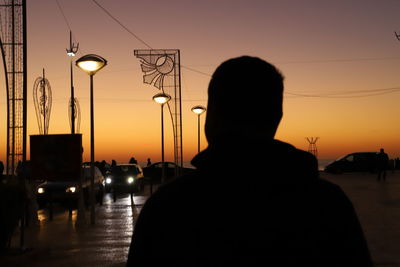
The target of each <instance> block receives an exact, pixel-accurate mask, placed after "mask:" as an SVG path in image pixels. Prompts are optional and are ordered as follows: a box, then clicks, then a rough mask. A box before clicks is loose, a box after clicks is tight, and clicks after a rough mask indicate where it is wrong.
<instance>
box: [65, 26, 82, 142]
mask: <svg viewBox="0 0 400 267" xmlns="http://www.w3.org/2000/svg"><path fill="white" fill-rule="evenodd" d="M78 48H79V43H78V44H77V45H75V44H74V43H73V42H72V32H71V31H70V32H69V48H67V49H66V50H67V55H68V56H69V57H70V58H71V60H70V71H71V134H75V96H74V76H73V71H72V58H73V57H74V56H75V55H76V53H77V52H78Z"/></svg>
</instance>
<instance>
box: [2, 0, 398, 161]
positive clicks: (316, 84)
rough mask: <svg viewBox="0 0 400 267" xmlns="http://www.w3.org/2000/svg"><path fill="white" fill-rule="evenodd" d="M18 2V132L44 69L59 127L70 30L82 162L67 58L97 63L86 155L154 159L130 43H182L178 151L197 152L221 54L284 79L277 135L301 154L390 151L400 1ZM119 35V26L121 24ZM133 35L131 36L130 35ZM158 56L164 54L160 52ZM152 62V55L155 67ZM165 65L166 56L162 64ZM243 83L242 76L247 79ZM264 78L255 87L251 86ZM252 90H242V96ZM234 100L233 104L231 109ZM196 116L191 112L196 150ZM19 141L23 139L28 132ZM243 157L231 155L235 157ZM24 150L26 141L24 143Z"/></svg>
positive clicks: (80, 79)
mask: <svg viewBox="0 0 400 267" xmlns="http://www.w3.org/2000/svg"><path fill="white" fill-rule="evenodd" d="M98 2H99V3H100V4H101V5H103V6H104V8H106V9H107V10H108V11H109V13H110V14H112V15H113V16H114V17H115V18H116V19H118V21H120V22H121V23H122V24H123V25H124V26H125V27H126V28H123V27H121V25H119V24H118V23H116V21H115V20H113V19H112V18H110V16H109V15H107V14H106V13H105V12H104V11H103V10H101V9H99V7H98V6H96V5H95V4H94V3H93V2H92V1H77V0H73V1H66V0H59V3H60V6H61V7H62V12H63V13H64V16H63V14H62V13H61V11H60V9H59V8H58V6H57V4H56V3H55V1H53V0H42V1H27V12H28V23H27V25H28V128H27V129H28V135H31V134H38V133H39V130H38V125H37V120H36V115H35V109H34V105H33V98H32V88H33V83H34V81H35V79H36V78H37V77H39V76H41V75H42V69H43V68H44V69H45V70H46V78H47V79H48V80H49V81H50V84H51V87H52V91H53V107H52V108H53V109H52V113H51V117H50V127H49V133H50V134H60V133H69V132H70V126H69V119H68V101H69V98H70V59H71V58H70V57H68V55H67V54H66V53H65V49H66V48H67V47H68V46H69V31H70V30H71V31H72V36H73V41H74V42H75V43H78V42H79V51H78V52H77V55H76V57H74V58H72V59H73V60H74V69H73V71H74V86H75V97H77V98H78V100H79V104H80V108H81V115H82V118H81V125H80V132H81V133H82V134H83V144H84V160H86V161H87V160H89V158H90V148H89V144H90V140H89V138H90V118H89V79H88V75H87V74H86V73H84V72H83V71H81V70H80V69H79V68H78V67H76V66H75V60H77V59H78V58H79V57H82V56H83V55H86V54H91V53H94V54H98V55H101V56H103V57H104V58H106V59H107V67H106V68H104V69H103V70H101V72H99V73H98V74H97V75H96V77H95V80H94V88H95V91H94V100H95V114H96V115H95V149H96V154H95V156H96V160H103V159H105V160H106V161H111V160H112V159H115V160H117V161H118V162H127V161H128V160H129V158H130V157H132V156H134V157H135V158H136V159H138V161H139V163H144V162H145V161H146V160H147V158H151V160H152V162H156V161H159V160H160V158H161V154H160V153H161V152H160V147H161V136H160V131H161V129H160V105H158V104H157V103H154V101H153V99H152V98H153V96H154V95H155V94H157V93H160V92H161V91H160V90H158V89H157V88H156V87H154V86H152V85H148V84H144V83H143V72H142V70H141V67H140V61H139V60H138V59H137V58H136V57H135V56H134V54H133V51H134V50H135V49H148V47H146V45H145V44H144V43H143V42H141V41H139V40H138V39H137V38H136V37H139V38H140V39H141V40H142V41H144V42H145V43H146V44H150V45H151V47H152V48H154V49H157V48H159V49H161V48H174V49H180V51H181V64H182V66H181V79H182V81H181V84H182V113H183V114H182V115H183V119H182V120H183V123H182V128H183V137H182V139H183V157H184V161H185V162H188V161H190V160H191V158H192V157H193V156H194V155H195V154H196V153H197V114H194V113H193V112H192V111H191V110H192V108H193V107H194V106H197V105H201V106H204V107H207V87H208V83H209V81H210V78H211V75H212V73H213V72H214V70H215V69H216V68H217V67H218V65H219V64H220V63H221V62H223V61H224V60H227V59H229V58H231V57H237V56H241V55H251V56H258V57H260V58H263V59H265V60H267V61H269V62H270V63H272V64H274V65H276V67H277V68H278V69H279V70H280V71H281V72H282V74H283V75H284V77H285V98H284V110H283V111H284V114H283V119H282V121H281V124H280V127H279V129H278V132H277V135H276V137H277V139H280V140H283V141H286V142H289V143H291V144H293V145H295V146H296V147H298V148H300V149H304V150H307V148H308V143H307V140H306V137H319V140H318V142H317V147H318V152H319V158H321V159H322V158H324V159H327V158H328V159H334V158H338V157H339V156H341V155H343V154H347V153H351V152H356V151H379V149H380V148H381V147H383V148H385V151H387V153H388V154H389V156H390V157H391V158H393V157H399V156H400V141H399V135H400V124H399V114H400V105H399V100H400V75H399V71H400V68H399V66H400V42H399V41H398V40H397V39H396V37H395V34H394V31H398V32H399V31H400V20H399V19H398V18H399V15H398V13H399V10H400V2H399V1H373V0H355V1H319V0H306V1H291V0H280V1H272V0H271V1H269V0H266V1H259V0H232V1H228V0H218V1H216V0H213V1H211V0H205V1H183V0H172V1H161V0H155V1H141V2H137V1H130V0H116V1H104V0H102V1H100V0H99V1H98ZM127 29H128V30H129V31H128V30H127ZM133 34H134V35H136V37H134V35H133ZM163 60H164V61H168V58H165V59H163ZM167 63H168V62H167ZM160 64H161V63H160ZM163 66H165V68H166V69H163V71H165V72H167V71H169V68H170V67H171V66H170V65H168V64H165V65H163ZM1 72H2V73H1V74H0V84H1V85H2V87H3V89H2V90H0V99H1V100H0V107H1V108H0V122H1V123H0V160H2V161H3V162H5V157H6V145H5V142H6V118H7V115H6V112H7V106H6V90H5V82H4V70H1ZM249 79H251V77H249ZM260 86H262V85H260ZM248 90H251V88H243V94H246V92H247V91H248ZM240 101H241V99H240V96H238V99H237V103H232V107H233V108H235V109H238V110H240V108H241V102H240ZM206 112H207V111H206ZM204 121H205V116H204V115H202V119H201V129H202V130H201V148H202V149H204V148H206V146H207V141H206V139H205V136H204V130H203V127H204ZM164 127H165V159H166V160H168V161H171V160H173V155H174V153H173V134H172V123H171V120H170V115H169V114H167V112H166V113H165V125H164ZM28 140H29V138H28ZM251 156H252V155H236V157H240V158H241V159H242V160H243V161H244V162H245V163H250V162H251ZM28 158H29V143H28Z"/></svg>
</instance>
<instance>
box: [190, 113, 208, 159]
mask: <svg viewBox="0 0 400 267" xmlns="http://www.w3.org/2000/svg"><path fill="white" fill-rule="evenodd" d="M205 111H206V108H205V107H203V106H194V107H192V112H193V113H195V114H196V115H197V153H200V115H201V114H203V113H204V112H205Z"/></svg>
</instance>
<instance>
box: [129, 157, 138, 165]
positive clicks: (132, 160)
mask: <svg viewBox="0 0 400 267" xmlns="http://www.w3.org/2000/svg"><path fill="white" fill-rule="evenodd" d="M129 163H130V164H137V160H136V159H135V158H134V157H131V159H130V160H129Z"/></svg>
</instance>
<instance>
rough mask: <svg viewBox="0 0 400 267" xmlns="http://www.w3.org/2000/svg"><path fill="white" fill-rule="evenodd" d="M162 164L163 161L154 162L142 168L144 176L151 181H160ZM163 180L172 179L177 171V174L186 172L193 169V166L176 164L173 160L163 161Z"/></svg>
mask: <svg viewBox="0 0 400 267" xmlns="http://www.w3.org/2000/svg"><path fill="white" fill-rule="evenodd" d="M162 166H163V162H155V163H153V164H150V165H149V166H146V167H144V168H143V172H144V177H146V178H147V179H149V180H151V182H152V183H160V182H161V174H162ZM164 167H165V180H166V182H168V181H170V180H172V179H174V178H175V177H176V176H177V175H176V174H175V172H176V171H178V172H179V173H178V175H182V174H186V173H188V172H191V171H193V170H194V168H187V167H180V166H177V165H176V164H175V163H174V162H169V161H165V162H164Z"/></svg>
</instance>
